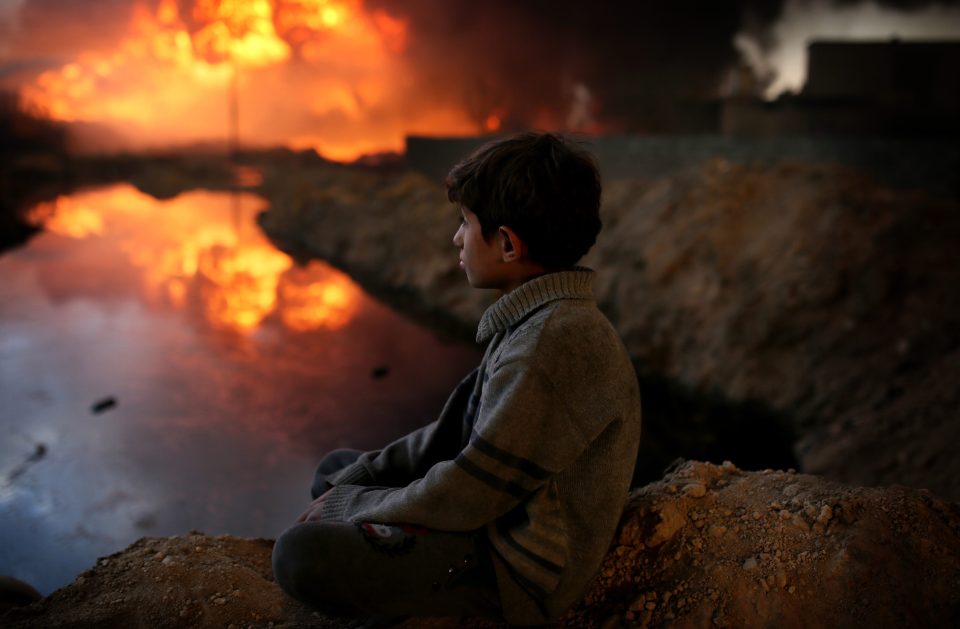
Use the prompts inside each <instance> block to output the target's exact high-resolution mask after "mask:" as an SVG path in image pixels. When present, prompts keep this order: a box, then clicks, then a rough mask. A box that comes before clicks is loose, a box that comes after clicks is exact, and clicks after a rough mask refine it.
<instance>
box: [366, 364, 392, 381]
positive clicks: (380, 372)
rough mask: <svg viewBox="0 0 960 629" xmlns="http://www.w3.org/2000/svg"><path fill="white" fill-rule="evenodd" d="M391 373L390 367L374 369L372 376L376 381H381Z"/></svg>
mask: <svg viewBox="0 0 960 629" xmlns="http://www.w3.org/2000/svg"><path fill="white" fill-rule="evenodd" d="M389 373H390V368H389V367H374V368H373V371H371V372H370V376H371V377H372V378H373V379H374V380H379V379H380V378H384V377H386V376H387V374H389Z"/></svg>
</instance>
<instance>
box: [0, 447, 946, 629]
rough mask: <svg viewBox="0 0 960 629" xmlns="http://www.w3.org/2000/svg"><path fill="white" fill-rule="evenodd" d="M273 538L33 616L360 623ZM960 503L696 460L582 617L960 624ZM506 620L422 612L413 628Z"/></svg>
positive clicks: (155, 570) (614, 558) (65, 620)
mask: <svg viewBox="0 0 960 629" xmlns="http://www.w3.org/2000/svg"><path fill="white" fill-rule="evenodd" d="M271 546H272V543H271V542H270V541H269V540H251V539H237V538H232V537H209V536H206V535H203V534H200V533H192V534H189V535H184V536H178V537H172V538H167V539H150V538H146V539H142V540H140V541H138V542H136V543H135V544H133V545H132V546H130V547H129V548H127V549H126V550H124V551H122V552H120V553H117V554H115V555H112V556H110V557H108V558H106V559H105V560H101V561H99V562H98V563H97V565H95V566H94V567H93V568H91V569H90V570H88V571H86V572H84V573H83V574H82V575H80V576H79V577H78V578H77V580H76V581H75V582H74V583H73V584H71V585H69V586H67V587H65V588H63V589H61V590H58V591H57V592H54V593H53V594H52V595H51V596H49V597H47V598H46V599H44V600H43V601H41V602H39V603H36V604H34V605H32V606H30V607H27V608H22V609H17V610H13V611H12V612H9V613H8V615H7V616H5V617H3V618H0V620H2V623H0V624H3V626H5V627H10V628H11V629H23V628H26V627H44V628H48V627H49V628H54V627H151V628H154V627H155V628H158V629H162V628H171V629H172V628H178V629H179V628H187V627H204V628H205V627H209V628H214V627H216V628H219V629H222V628H225V627H235V628H237V629H241V628H249V627H254V628H257V629H264V628H270V627H273V628H281V627H283V628H288V629H294V628H298V629H299V628H306V627H330V628H334V627H346V626H349V625H350V621H349V620H344V619H333V618H327V617H324V616H322V615H320V614H318V613H316V612H313V611H311V610H310V609H308V608H307V607H304V606H302V605H300V604H299V603H297V602H296V601H293V600H291V599H290V598H288V597H286V596H285V595H284V594H283V593H282V592H281V591H280V590H279V588H278V587H277V586H276V584H275V583H274V581H273V579H272V576H271V572H270V552H271ZM958 621H960V507H958V505H956V504H954V503H949V502H946V501H944V500H941V499H939V498H936V497H935V496H933V495H932V494H930V493H929V492H927V491H923V490H915V489H909V488H906V487H890V488H851V487H848V486H844V485H839V484H835V483H831V482H827V481H824V480H823V479H820V478H818V477H815V476H809V475H802V474H796V473H794V472H790V471H788V472H782V471H772V470H766V471H762V472H744V471H741V470H739V469H737V468H736V467H735V466H734V465H733V464H731V463H725V464H724V465H712V464H709V463H699V462H688V463H685V464H683V465H681V466H680V467H679V468H677V469H676V470H675V471H673V472H672V473H670V474H668V475H667V476H665V477H664V478H663V479H662V480H660V481H659V482H656V483H651V484H650V485H648V486H646V487H643V488H641V489H638V490H635V491H634V492H633V494H632V496H631V500H630V503H629V505H628V508H627V510H626V512H625V514H624V518H623V521H622V523H621V526H620V529H619V532H618V534H617V536H616V539H615V540H614V543H613V545H612V546H611V549H610V552H609V553H608V555H607V557H606V559H605V561H604V563H603V566H602V567H601V569H600V572H599V574H598V575H597V578H596V579H595V581H594V583H593V585H592V587H591V589H590V590H589V591H588V593H587V595H586V596H585V597H584V599H583V601H582V602H581V603H580V604H578V605H577V606H576V607H574V608H573V609H572V610H571V611H570V612H569V613H568V614H567V616H566V617H565V618H563V619H562V621H561V623H558V625H564V626H569V627H621V626H623V627H645V626H650V627H664V626H670V627H706V626H718V627H769V626H777V627H804V628H806V627H837V626H847V627H849V626H858V627H904V626H913V627H939V626H943V627H947V626H958V625H960V623H958ZM465 625H466V626H474V627H495V626H497V625H496V624H495V623H491V622H488V621H470V622H466V623H465V622H462V621H461V620H459V619H457V620H453V619H418V618H414V619H411V620H409V621H408V622H407V623H405V624H404V626H405V627H411V628H414V627H422V628H437V629H439V628H447V627H449V628H451V629H452V628H453V627H461V626H465Z"/></svg>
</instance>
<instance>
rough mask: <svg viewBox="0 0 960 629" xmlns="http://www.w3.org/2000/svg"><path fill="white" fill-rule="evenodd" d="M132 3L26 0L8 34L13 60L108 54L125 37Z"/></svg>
mask: <svg viewBox="0 0 960 629" xmlns="http://www.w3.org/2000/svg"><path fill="white" fill-rule="evenodd" d="M135 4H136V0H86V1H78V0H27V1H26V2H24V4H23V6H22V7H21V8H20V12H19V15H18V19H17V22H18V25H17V28H16V31H15V32H14V33H11V34H9V37H10V39H11V41H10V44H11V46H10V47H11V48H12V49H13V55H15V56H17V57H29V56H34V57H68V58H69V57H72V56H74V55H76V54H77V53H78V52H80V51H110V50H113V49H114V48H115V47H116V45H117V43H118V42H120V40H121V39H122V38H123V36H124V35H125V34H127V32H128V30H129V26H130V19H131V16H132V14H133V7H134V5H135Z"/></svg>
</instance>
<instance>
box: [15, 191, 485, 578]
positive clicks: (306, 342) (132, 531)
mask: <svg viewBox="0 0 960 629" xmlns="http://www.w3.org/2000/svg"><path fill="white" fill-rule="evenodd" d="M265 205H266V204H265V202H264V201H263V200H262V199H259V198H258V197H255V196H253V195H239V196H231V195H229V194H227V193H214V192H190V193H185V194H182V195H180V196H178V197H176V198H175V199H172V200H170V201H157V200H155V199H153V198H151V197H148V196H146V195H143V194H141V193H139V192H137V191H136V190H135V189H134V188H132V187H130V186H127V185H118V186H113V187H109V188H101V189H96V190H90V191H86V192H81V193H76V194H74V195H71V196H69V197H62V198H60V199H58V200H57V201H56V202H54V203H50V204H45V205H42V206H40V207H38V208H35V209H34V210H33V215H34V218H35V219H36V220H38V221H41V220H42V221H44V223H45V225H46V231H45V232H44V233H43V234H40V235H39V236H37V237H35V238H34V239H32V240H31V241H30V242H29V243H28V244H27V245H26V246H25V247H23V248H21V249H18V250H16V251H12V252H8V253H6V254H4V255H3V256H2V257H0V433H2V435H3V437H2V439H0V574H8V575H12V576H15V577H17V578H20V579H23V580H25V581H27V582H29V583H32V584H33V585H34V586H36V587H37V588H38V589H39V590H40V591H41V592H43V593H45V594H46V593H49V592H50V591H52V590H53V589H55V588H57V587H60V586H62V585H65V584H67V583H69V582H70V581H72V579H73V578H74V577H75V576H76V575H77V574H78V573H79V572H81V571H83V570H84V569H86V568H88V567H90V566H91V565H92V564H93V562H94V561H95V559H96V557H98V556H102V555H106V554H109V553H112V552H116V551H118V550H120V549H122V548H124V547H125V546H127V545H128V544H130V543H131V542H133V541H134V540H136V539H137V538H139V537H142V536H165V535H175V534H180V533H184V532H187V531H189V530H193V529H197V530H201V531H203V532H206V533H210V534H223V533H229V534H233V535H241V536H264V537H275V536H276V535H277V534H278V533H280V532H281V531H282V530H283V529H284V528H285V527H286V526H288V525H289V524H290V523H291V522H292V521H293V520H294V519H295V518H296V516H297V515H299V513H300V512H301V511H302V509H303V508H304V507H305V506H306V504H307V502H308V499H309V497H308V487H309V481H310V476H311V473H312V469H313V467H314V465H315V464H316V461H317V459H318V457H319V456H320V455H321V454H322V453H324V452H325V451H327V450H330V449H332V448H336V447H343V446H350V447H357V448H363V449H369V448H375V447H379V446H381V445H383V444H384V443H385V442H387V441H388V440H390V439H392V438H395V437H398V436H400V435H402V434H404V433H405V432H407V431H409V430H411V429H413V428H415V427H417V426H419V425H422V424H423V423H426V422H428V421H430V420H432V419H433V418H434V417H435V416H436V414H437V412H438V411H439V409H440V407H441V406H442V403H443V401H444V399H445V398H446V395H447V393H448V392H449V391H450V390H451V389H452V388H453V386H454V385H455V384H456V382H458V381H459V379H460V378H461V377H462V376H463V375H464V374H465V373H467V372H468V371H469V370H470V369H471V368H472V367H473V366H474V365H476V364H477V363H478V362H479V358H480V354H479V352H478V350H477V349H476V348H474V347H466V346H463V345H459V344H449V343H444V342H442V341H441V340H439V339H438V338H436V337H435V336H434V335H433V334H431V333H430V332H429V331H427V330H424V329H423V328H420V327H419V326H417V325H415V324H413V323H411V322H409V321H407V320H406V319H404V318H402V317H400V316H398V315H397V314H395V313H393V312H392V311H390V310H389V309H388V308H386V307H385V306H383V305H381V304H379V303H378V302H376V301H374V300H372V299H371V298H370V297H368V296H367V295H365V294H364V293H363V292H362V290H361V289H359V288H358V287H357V286H356V285H355V284H354V283H353V282H351V281H350V279H349V278H348V277H346V276H345V275H343V274H341V273H339V272H337V271H336V270H334V269H332V268H330V267H329V266H327V265H324V264H322V263H319V262H314V263H311V264H310V265H309V266H308V267H306V268H299V267H296V266H295V265H294V264H293V263H292V262H291V260H290V259H289V258H288V257H287V256H285V255H284V254H282V253H280V252H278V251H277V250H276V249H274V248H273V247H271V246H270V245H269V243H267V242H266V241H265V239H264V238H263V236H262V235H261V234H260V232H259V230H258V229H257V228H256V226H255V224H254V220H253V217H254V216H255V214H256V213H257V212H258V211H259V210H261V209H262V208H263V207H264V206H265ZM383 367H386V368H387V373H386V375H383V370H382V369H380V368H383Z"/></svg>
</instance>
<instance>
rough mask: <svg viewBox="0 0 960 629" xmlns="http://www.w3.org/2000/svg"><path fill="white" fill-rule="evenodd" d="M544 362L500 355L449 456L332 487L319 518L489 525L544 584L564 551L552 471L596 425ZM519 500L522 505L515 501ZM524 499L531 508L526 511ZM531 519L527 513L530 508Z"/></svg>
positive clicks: (549, 585) (544, 588) (525, 572)
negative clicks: (404, 473)
mask: <svg viewBox="0 0 960 629" xmlns="http://www.w3.org/2000/svg"><path fill="white" fill-rule="evenodd" d="M565 398H566V392H564V391H558V390H557V389H556V388H555V387H554V386H553V383H552V382H551V381H550V379H549V378H548V376H547V374H545V373H544V372H543V371H541V370H539V369H537V368H535V367H534V366H532V365H531V364H530V363H529V362H528V361H526V360H523V359H518V360H514V361H512V362H508V363H505V364H501V365H498V366H497V367H496V368H495V369H494V370H493V371H492V372H491V373H490V378H489V381H488V382H486V383H485V384H484V394H483V398H482V400H481V403H480V408H479V410H478V414H477V418H476V421H475V424H474V432H473V434H472V435H471V438H470V440H469V443H468V444H467V446H466V447H465V448H464V449H463V450H462V451H460V453H459V454H458V455H457V456H456V457H455V458H453V459H452V460H445V461H440V462H438V463H436V464H435V465H433V466H432V467H431V468H430V469H429V470H428V471H427V473H426V474H425V475H424V476H423V477H422V478H420V479H417V480H414V481H413V482H411V483H410V484H408V485H406V486H405V487H401V488H383V487H355V486H354V487H346V486H339V487H335V488H334V489H333V490H332V491H331V492H330V493H329V494H328V496H327V499H326V500H325V502H324V504H323V507H322V513H321V515H322V518H323V519H336V520H352V521H374V522H383V523H407V524H417V525H421V526H425V527H428V528H433V529H437V530H443V531H469V530H474V529H478V528H481V527H485V526H488V525H489V530H490V531H491V539H492V541H493V543H494V545H495V546H496V547H497V549H498V551H500V552H501V554H503V555H504V556H505V557H506V558H507V559H508V561H509V563H511V565H515V566H516V565H519V566H521V570H520V572H521V574H522V576H523V577H525V578H527V579H528V580H529V581H531V582H532V583H531V585H532V586H534V587H535V589H536V590H537V591H539V592H542V593H547V592H549V591H551V590H552V589H553V588H554V587H555V586H556V583H557V581H558V580H559V575H560V572H561V570H562V568H563V565H564V564H565V561H566V556H565V550H566V541H567V540H566V538H565V532H564V531H563V530H562V526H560V527H559V529H558V528H556V527H554V526H553V524H561V525H562V520H561V518H560V515H559V513H556V512H553V513H552V512H551V511H556V509H557V508H558V504H559V501H558V499H557V497H556V495H555V489H554V485H553V482H552V477H553V476H554V475H555V474H557V473H558V472H559V471H561V470H563V469H565V468H566V467H568V466H569V465H570V464H571V463H572V462H573V461H575V460H576V458H577V457H578V456H579V455H580V454H581V453H582V452H583V451H584V450H585V449H586V448H587V446H588V445H589V444H590V442H591V441H592V440H593V439H594V438H595V437H596V434H598V433H599V427H596V428H593V429H590V428H587V427H586V426H585V425H584V422H583V421H581V420H580V418H577V417H574V416H573V412H572V411H571V409H570V407H569V406H568V405H567V404H566V402H565ZM521 503H523V504H524V505H525V507H526V508H525V509H524V508H521V509H516V507H518V505H520V504H521ZM530 505H533V507H534V508H535V509H536V510H537V512H536V513H529V511H530ZM531 516H532V517H534V518H535V519H536V522H532V521H531V519H530V517H531Z"/></svg>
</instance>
